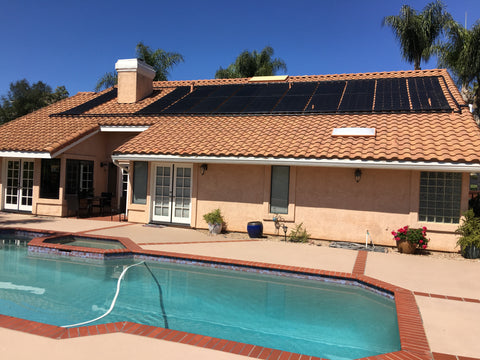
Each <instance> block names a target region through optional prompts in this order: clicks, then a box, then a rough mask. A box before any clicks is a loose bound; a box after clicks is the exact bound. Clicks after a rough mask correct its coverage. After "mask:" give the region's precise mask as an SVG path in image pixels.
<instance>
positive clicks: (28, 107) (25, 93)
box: [0, 79, 68, 123]
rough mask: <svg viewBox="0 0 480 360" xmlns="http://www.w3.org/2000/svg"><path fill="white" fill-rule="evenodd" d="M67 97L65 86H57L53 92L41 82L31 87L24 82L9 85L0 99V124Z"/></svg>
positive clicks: (24, 80)
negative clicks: (5, 93) (6, 91)
mask: <svg viewBox="0 0 480 360" xmlns="http://www.w3.org/2000/svg"><path fill="white" fill-rule="evenodd" d="M67 97H68V91H67V89H65V86H58V87H57V88H56V89H55V92H53V91H52V88H51V87H50V86H49V85H47V84H45V83H44V82H42V81H38V82H36V83H34V84H32V85H30V83H29V82H28V81H27V80H26V79H23V80H19V81H16V82H12V83H10V90H9V92H8V93H7V95H6V96H2V97H1V106H0V123H5V122H7V121H10V120H13V119H16V118H18V117H20V116H23V115H26V114H29V113H31V112H33V111H35V110H38V109H40V108H42V107H44V106H47V105H50V104H53V103H54V102H57V101H59V100H61V99H65V98H67Z"/></svg>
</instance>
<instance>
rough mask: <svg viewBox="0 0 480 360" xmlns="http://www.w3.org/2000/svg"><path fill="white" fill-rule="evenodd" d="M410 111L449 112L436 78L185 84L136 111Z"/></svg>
mask: <svg viewBox="0 0 480 360" xmlns="http://www.w3.org/2000/svg"><path fill="white" fill-rule="evenodd" d="M409 92H410V99H411V101H409ZM410 103H411V106H410ZM171 104H173V105H171ZM411 110H413V111H444V110H450V106H449V104H448V101H447V99H446V98H445V95H444V92H443V90H442V88H441V86H440V82H439V78H438V77H417V78H390V79H385V78H382V79H363V80H348V81H347V80H342V81H318V82H298V83H292V84H288V83H267V84H265V83H263V84H235V85H206V86H197V87H195V88H194V90H193V91H191V88H190V87H188V86H184V87H179V88H177V89H176V90H174V91H173V92H171V93H169V94H167V95H166V96H164V97H163V98H161V99H159V100H158V101H156V102H154V103H153V104H151V105H149V106H147V107H146V108H144V109H142V110H140V111H139V112H138V114H260V113H261V114H281V113H337V112H339V113H347V112H404V111H411Z"/></svg>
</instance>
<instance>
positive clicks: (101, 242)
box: [43, 235, 125, 250]
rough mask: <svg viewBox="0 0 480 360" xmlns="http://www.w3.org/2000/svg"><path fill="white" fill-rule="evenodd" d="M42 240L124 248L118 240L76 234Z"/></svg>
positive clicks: (101, 247) (85, 245) (103, 247)
mask: <svg viewBox="0 0 480 360" xmlns="http://www.w3.org/2000/svg"><path fill="white" fill-rule="evenodd" d="M43 242H44V243H47V244H61V245H69V246H77V247H86V248H94V249H105V250H111V249H125V246H124V245H123V244H122V243H121V242H120V241H116V240H107V239H92V238H91V237H87V236H78V235H64V236H58V237H53V238H51V239H46V240H44V241H43Z"/></svg>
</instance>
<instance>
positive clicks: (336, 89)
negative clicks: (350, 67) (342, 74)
mask: <svg viewBox="0 0 480 360" xmlns="http://www.w3.org/2000/svg"><path fill="white" fill-rule="evenodd" d="M344 89H345V81H322V82H319V83H318V86H317V88H316V90H315V93H314V94H313V96H312V99H311V100H310V102H309V103H308V105H307V108H306V109H305V112H336V111H337V109H338V104H339V103H340V99H341V98H342V93H343V91H344Z"/></svg>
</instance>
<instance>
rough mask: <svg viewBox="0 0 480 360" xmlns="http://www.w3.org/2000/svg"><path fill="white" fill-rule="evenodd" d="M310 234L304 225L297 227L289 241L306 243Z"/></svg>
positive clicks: (290, 235) (289, 236)
mask: <svg viewBox="0 0 480 360" xmlns="http://www.w3.org/2000/svg"><path fill="white" fill-rule="evenodd" d="M309 237H310V234H309V233H307V229H306V228H304V227H303V223H300V224H299V225H295V228H294V229H292V230H291V231H290V234H289V235H288V239H289V240H290V241H292V242H301V243H305V242H307V241H308V238H309Z"/></svg>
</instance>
